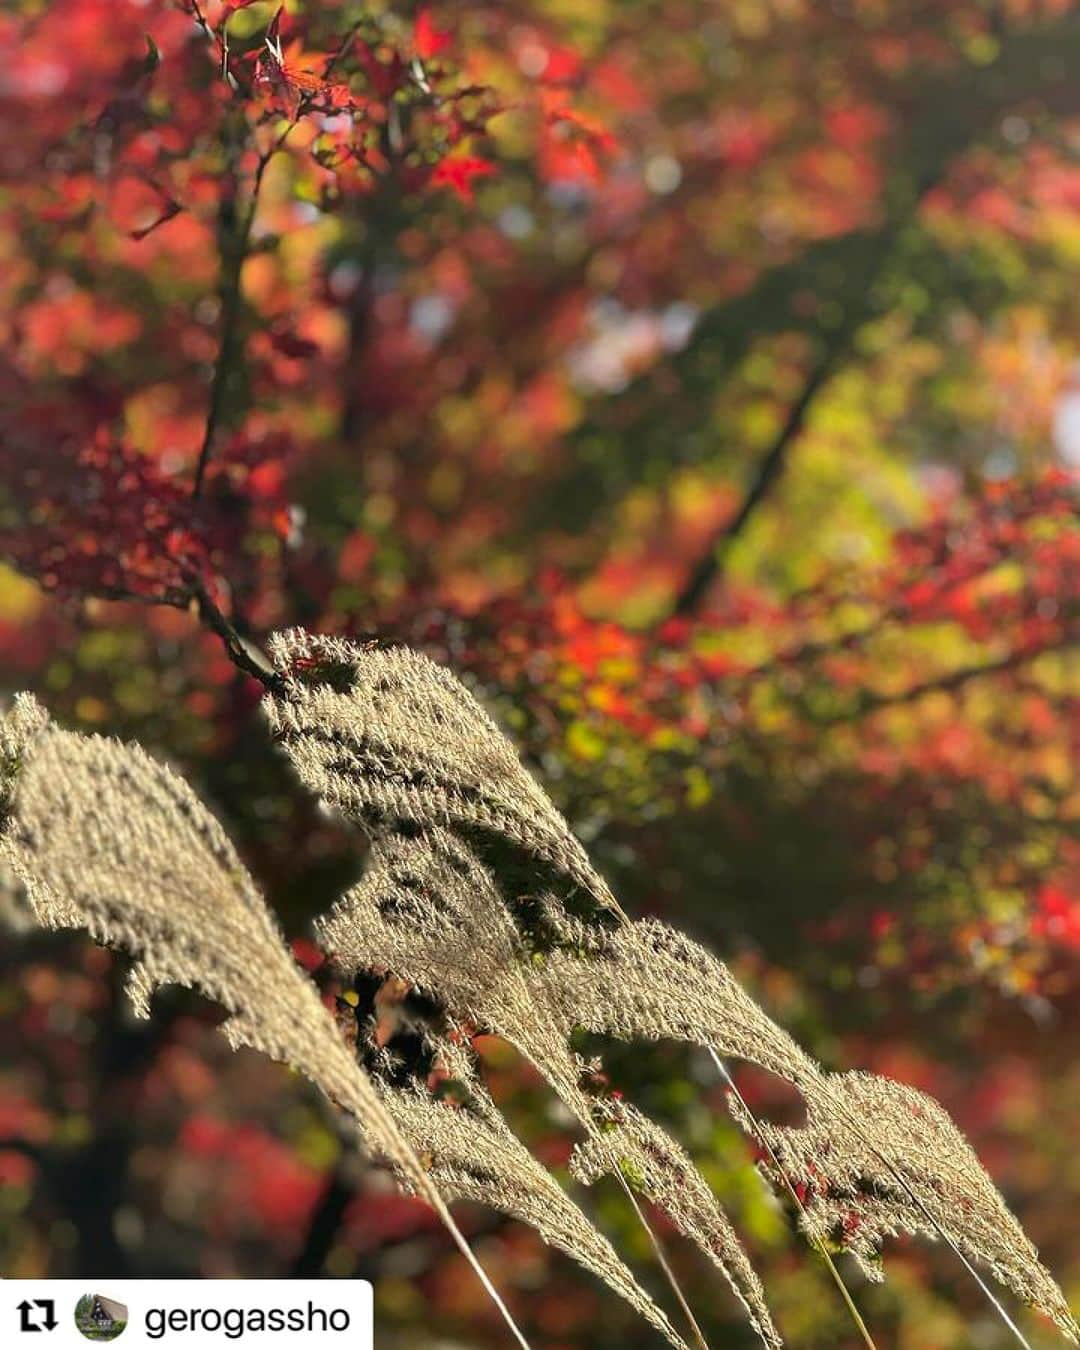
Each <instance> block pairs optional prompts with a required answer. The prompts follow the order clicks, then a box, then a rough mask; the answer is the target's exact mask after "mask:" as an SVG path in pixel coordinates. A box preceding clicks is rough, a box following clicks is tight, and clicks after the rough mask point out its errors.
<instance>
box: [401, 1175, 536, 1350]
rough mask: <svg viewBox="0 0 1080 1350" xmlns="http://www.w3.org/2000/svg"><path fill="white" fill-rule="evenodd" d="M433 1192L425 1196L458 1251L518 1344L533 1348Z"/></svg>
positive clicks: (529, 1349) (523, 1348) (466, 1239)
mask: <svg viewBox="0 0 1080 1350" xmlns="http://www.w3.org/2000/svg"><path fill="white" fill-rule="evenodd" d="M432 1192H433V1195H429V1196H425V1199H427V1201H428V1203H429V1204H430V1205H431V1206H432V1207H433V1209H434V1210H435V1212H436V1214H438V1216H439V1218H440V1219H441V1220H442V1221H443V1224H444V1225H445V1227H446V1231H447V1232H448V1233H449V1234H450V1236H451V1237H452V1238H453V1239H454V1245H455V1246H456V1247H457V1249H458V1251H459V1252H460V1253H461V1254H462V1256H463V1257H464V1258H465V1260H466V1261H467V1262H468V1263H469V1266H470V1267H471V1268H472V1271H473V1274H474V1275H475V1276H476V1278H477V1279H478V1280H479V1281H480V1283H481V1284H482V1285H483V1286H484V1291H485V1293H486V1294H487V1296H488V1298H490V1299H491V1301H492V1303H494V1304H495V1306H496V1308H498V1310H499V1313H500V1314H501V1316H502V1319H503V1321H504V1322H505V1323H506V1325H507V1327H508V1329H509V1331H510V1335H511V1336H513V1338H514V1340H515V1341H516V1342H517V1344H518V1345H520V1346H521V1350H531V1347H530V1346H529V1342H528V1341H527V1340H526V1339H525V1335H524V1333H523V1332H522V1330H521V1328H520V1327H519V1326H518V1324H517V1323H516V1322H515V1321H514V1314H513V1313H512V1312H511V1311H510V1309H509V1308H508V1307H507V1306H506V1304H505V1303H504V1302H503V1297H502V1295H501V1294H500V1293H499V1291H498V1290H497V1289H496V1288H495V1285H494V1284H493V1283H492V1281H491V1277H490V1275H488V1273H487V1271H486V1270H485V1269H484V1267H483V1266H482V1265H481V1263H480V1258H479V1257H478V1256H477V1255H476V1253H475V1252H474V1251H473V1249H472V1247H471V1246H470V1245H469V1239H468V1238H467V1237H466V1236H465V1234H464V1233H463V1232H462V1231H461V1229H460V1228H459V1227H458V1226H457V1224H456V1223H455V1222H454V1218H453V1215H452V1214H451V1213H450V1210H449V1208H448V1206H447V1205H446V1203H445V1201H444V1200H443V1198H442V1196H440V1195H439V1193H438V1192H437V1191H436V1190H435V1188H434V1187H432Z"/></svg>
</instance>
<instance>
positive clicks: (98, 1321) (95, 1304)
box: [75, 1294, 128, 1341]
mask: <svg viewBox="0 0 1080 1350" xmlns="http://www.w3.org/2000/svg"><path fill="white" fill-rule="evenodd" d="M127 1322H128V1310H127V1304H126V1303H117V1301H116V1299H114V1298H106V1297H105V1295H104V1294H83V1295H82V1297H81V1298H80V1299H79V1301H78V1303H76V1304H75V1325H76V1326H77V1327H78V1329H79V1330H80V1331H81V1332H82V1334H83V1335H84V1336H85V1337H86V1339H87V1340H88V1341H115V1340H116V1338H117V1336H119V1335H120V1333H121V1332H122V1331H123V1329H124V1328H125V1327H126V1326H127Z"/></svg>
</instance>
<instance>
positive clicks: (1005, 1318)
mask: <svg viewBox="0 0 1080 1350" xmlns="http://www.w3.org/2000/svg"><path fill="white" fill-rule="evenodd" d="M715 1057H716V1056H715V1054H714V1055H713V1058H714V1059H715ZM825 1090H826V1092H828V1085H827V1084H826V1087H825ZM829 1095H830V1096H832V1094H831V1093H829ZM834 1100H835V1099H834ZM836 1104H837V1108H838V1109H839V1110H840V1111H841V1113H842V1114H843V1116H844V1119H845V1122H846V1123H847V1124H848V1125H849V1126H850V1127H851V1128H852V1129H853V1130H854V1131H855V1133H856V1134H857V1135H858V1136H859V1138H860V1139H861V1140H862V1141H863V1143H864V1144H866V1146H867V1147H868V1148H869V1149H870V1150H871V1151H872V1152H873V1153H874V1154H875V1156H876V1157H877V1158H878V1159H879V1161H880V1162H882V1163H884V1164H885V1166H886V1167H887V1168H888V1169H889V1171H890V1172H891V1173H892V1175H893V1177H894V1178H895V1179H896V1180H897V1182H899V1184H900V1185H901V1186H902V1187H903V1188H904V1190H905V1192H906V1193H907V1195H908V1197H909V1198H910V1199H911V1200H912V1201H913V1202H914V1204H915V1205H916V1206H917V1207H918V1209H919V1210H920V1212H921V1213H922V1215H923V1217H924V1218H926V1219H927V1220H929V1222H930V1223H931V1224H932V1225H933V1227H934V1228H935V1229H936V1230H937V1233H938V1236H939V1237H941V1238H942V1239H943V1240H944V1242H945V1244H946V1246H947V1247H948V1248H949V1249H950V1250H951V1251H952V1252H953V1253H954V1254H955V1255H956V1256H957V1258H958V1259H959V1261H960V1263H961V1265H963V1267H964V1269H965V1270H966V1271H967V1273H968V1274H969V1275H970V1276H971V1278H972V1279H973V1280H974V1281H975V1283H976V1284H977V1285H978V1286H979V1288H980V1289H981V1290H982V1292H983V1293H984V1294H985V1295H986V1298H987V1299H988V1300H989V1302H990V1304H991V1305H992V1306H993V1308H994V1311H995V1312H996V1313H997V1315H998V1316H999V1317H1000V1318H1001V1320H1002V1322H1003V1323H1004V1324H1005V1326H1006V1327H1008V1329H1009V1331H1011V1332H1012V1334H1013V1336H1015V1337H1016V1340H1017V1343H1018V1344H1019V1345H1022V1346H1023V1347H1024V1350H1031V1345H1030V1343H1029V1342H1028V1340H1027V1337H1026V1336H1025V1335H1024V1333H1023V1332H1022V1331H1021V1330H1020V1328H1019V1327H1018V1326H1017V1325H1016V1323H1015V1322H1014V1321H1013V1319H1012V1318H1011V1317H1010V1316H1009V1313H1008V1311H1007V1310H1006V1308H1005V1307H1004V1305H1003V1304H1002V1302H1001V1300H1000V1299H999V1298H998V1296H997V1295H996V1294H995V1293H994V1291H993V1290H992V1289H991V1288H990V1286H989V1285H988V1284H987V1283H986V1281H985V1280H984V1279H983V1277H982V1276H981V1275H980V1274H979V1272H978V1271H977V1270H976V1269H975V1267H974V1266H973V1265H972V1264H971V1262H970V1261H969V1260H968V1258H967V1257H966V1256H965V1255H964V1253H963V1252H962V1251H961V1249H960V1247H959V1246H958V1245H957V1243H956V1242H955V1241H954V1240H953V1238H952V1237H951V1236H950V1235H949V1234H948V1233H947V1232H946V1231H945V1229H944V1228H942V1226H941V1224H940V1223H938V1221H937V1219H936V1218H935V1217H934V1215H933V1214H931V1212H930V1211H929V1209H927V1207H926V1206H925V1205H924V1204H923V1202H922V1200H920V1198H919V1196H918V1194H917V1193H916V1192H915V1190H914V1189H913V1188H912V1186H911V1185H910V1184H909V1183H908V1180H907V1178H906V1177H905V1176H904V1174H903V1173H902V1172H901V1171H900V1169H899V1168H898V1167H897V1166H896V1165H895V1163H893V1162H892V1160H891V1159H890V1158H887V1157H886V1156H885V1154H884V1153H882V1152H881V1150H880V1149H879V1148H878V1147H877V1145H876V1144H875V1143H874V1141H873V1140H872V1139H870V1138H869V1137H868V1136H867V1135H866V1133H865V1132H864V1131H863V1128H862V1126H861V1124H860V1123H859V1121H858V1119H857V1118H856V1117H855V1116H851V1115H849V1114H848V1113H847V1111H846V1110H844V1107H843V1104H842V1103H840V1102H837V1103H836Z"/></svg>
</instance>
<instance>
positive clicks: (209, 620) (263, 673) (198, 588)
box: [191, 579, 281, 689]
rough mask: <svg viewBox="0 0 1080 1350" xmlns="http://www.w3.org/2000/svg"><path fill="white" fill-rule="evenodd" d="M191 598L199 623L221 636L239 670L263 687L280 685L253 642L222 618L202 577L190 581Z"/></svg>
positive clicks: (274, 672) (271, 687)
mask: <svg viewBox="0 0 1080 1350" xmlns="http://www.w3.org/2000/svg"><path fill="white" fill-rule="evenodd" d="M191 597H192V599H193V600H194V601H195V606H196V609H197V612H198V615H199V621H200V623H202V624H203V625H204V627H206V628H208V629H209V630H210V631H211V632H212V633H216V634H217V636H218V637H219V638H220V639H221V641H222V643H223V644H224V647H225V651H226V653H227V654H228V657H229V660H230V661H231V662H232V663H233V665H234V666H236V667H237V669H238V670H242V671H243V672H244V674H245V675H250V676H251V677H252V678H253V679H256V680H258V681H259V683H260V684H261V685H263V686H264V688H266V689H278V688H280V686H281V677H280V676H279V675H278V674H277V672H276V671H275V670H274V667H273V666H272V665H271V664H270V661H269V659H268V658H267V657H266V656H264V655H263V653H262V652H261V651H260V650H259V648H258V647H256V646H255V644H254V643H253V642H249V641H248V640H247V639H246V638H244V637H242V636H241V634H240V632H239V630H238V629H237V628H236V627H235V625H234V624H233V623H232V622H231V621H230V620H229V619H227V618H226V617H225V615H224V614H223V613H222V611H221V610H220V609H219V608H218V606H217V605H216V604H215V603H214V601H213V599H212V598H211V596H210V592H209V591H208V590H207V589H206V585H205V583H204V582H203V581H202V580H201V579H196V580H195V581H193V582H192V583H191Z"/></svg>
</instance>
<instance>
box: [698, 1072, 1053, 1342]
mask: <svg viewBox="0 0 1080 1350" xmlns="http://www.w3.org/2000/svg"><path fill="white" fill-rule="evenodd" d="M709 1054H710V1055H711V1056H712V1061H713V1063H714V1064H715V1065H716V1070H717V1072H718V1073H719V1075H720V1077H721V1078H722V1079H723V1080H724V1083H725V1084H726V1085H727V1087H728V1088H729V1089H730V1090H731V1092H732V1094H733V1095H734V1097H735V1098H736V1100H737V1101H738V1103H739V1105H740V1106H741V1107H742V1109H743V1110H744V1111H745V1112H746V1116H747V1119H748V1120H750V1121H751V1122H752V1124H753V1126H754V1129H755V1131H756V1132H757V1136H758V1140H759V1141H760V1143H761V1144H762V1146H763V1147H764V1149H765V1151H766V1152H767V1153H768V1155H769V1160H770V1162H771V1163H772V1165H773V1168H774V1169H775V1171H776V1172H777V1174H778V1175H779V1176H780V1178H781V1179H782V1181H783V1183H784V1186H785V1188H786V1190H787V1193H788V1194H789V1195H790V1196H791V1198H792V1200H793V1201H794V1203H795V1207H796V1209H798V1211H799V1213H800V1214H801V1215H802V1216H803V1218H804V1219H805V1218H806V1217H807V1214H806V1206H805V1205H804V1204H803V1202H802V1201H801V1200H800V1199H799V1193H798V1191H796V1189H795V1187H794V1186H793V1185H792V1184H791V1180H790V1178H789V1177H788V1174H787V1172H786V1170H785V1169H784V1168H783V1167H781V1165H780V1160H779V1158H777V1156H776V1154H775V1152H774V1151H773V1147H772V1145H771V1144H770V1143H769V1141H768V1139H767V1137H766V1136H765V1134H764V1132H763V1131H762V1129H761V1126H760V1125H759V1124H758V1118H757V1116H755V1115H754V1113H753V1111H751V1109H750V1107H749V1106H748V1105H747V1104H746V1098H745V1097H744V1096H743V1095H742V1093H741V1092H740V1091H739V1088H738V1085H737V1084H736V1082H735V1079H734V1078H732V1076H731V1074H730V1072H729V1071H728V1067H727V1065H726V1064H725V1063H724V1061H723V1060H722V1059H721V1058H720V1056H719V1055H718V1054H717V1053H716V1051H715V1050H714V1049H713V1048H712V1046H709ZM806 1236H807V1239H808V1241H809V1242H810V1245H811V1247H813V1249H814V1250H815V1251H816V1252H817V1253H818V1254H819V1255H820V1256H821V1258H822V1260H823V1261H824V1262H825V1265H826V1267H827V1268H828V1271H829V1274H830V1275H831V1276H832V1279H833V1283H834V1284H835V1285H836V1287H837V1289H838V1290H839V1291H840V1297H841V1298H842V1299H843V1300H844V1306H845V1307H846V1308H847V1310H848V1313H849V1315H850V1317H851V1320H852V1322H853V1323H854V1324H855V1329H856V1330H857V1331H858V1333H859V1335H860V1336H861V1337H862V1340H863V1344H864V1345H865V1346H866V1347H867V1350H877V1346H876V1345H875V1343H874V1338H873V1336H871V1335H870V1331H869V1329H868V1328H867V1325H866V1323H865V1322H864V1321H863V1318H862V1314H861V1313H860V1312H859V1309H858V1308H857V1307H856V1306H855V1300H854V1299H853V1298H852V1297H851V1292H850V1290H849V1289H848V1287H847V1285H846V1284H845V1283H844V1281H843V1277H842V1276H841V1274H840V1272H839V1270H837V1268H836V1262H835V1261H834V1260H833V1259H832V1254H831V1253H830V1252H829V1250H828V1248H827V1247H826V1246H825V1244H824V1243H823V1242H821V1241H819V1240H818V1239H817V1238H815V1237H812V1236H811V1235H810V1234H809V1233H807V1235H806ZM1029 1350H1030V1347H1029Z"/></svg>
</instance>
